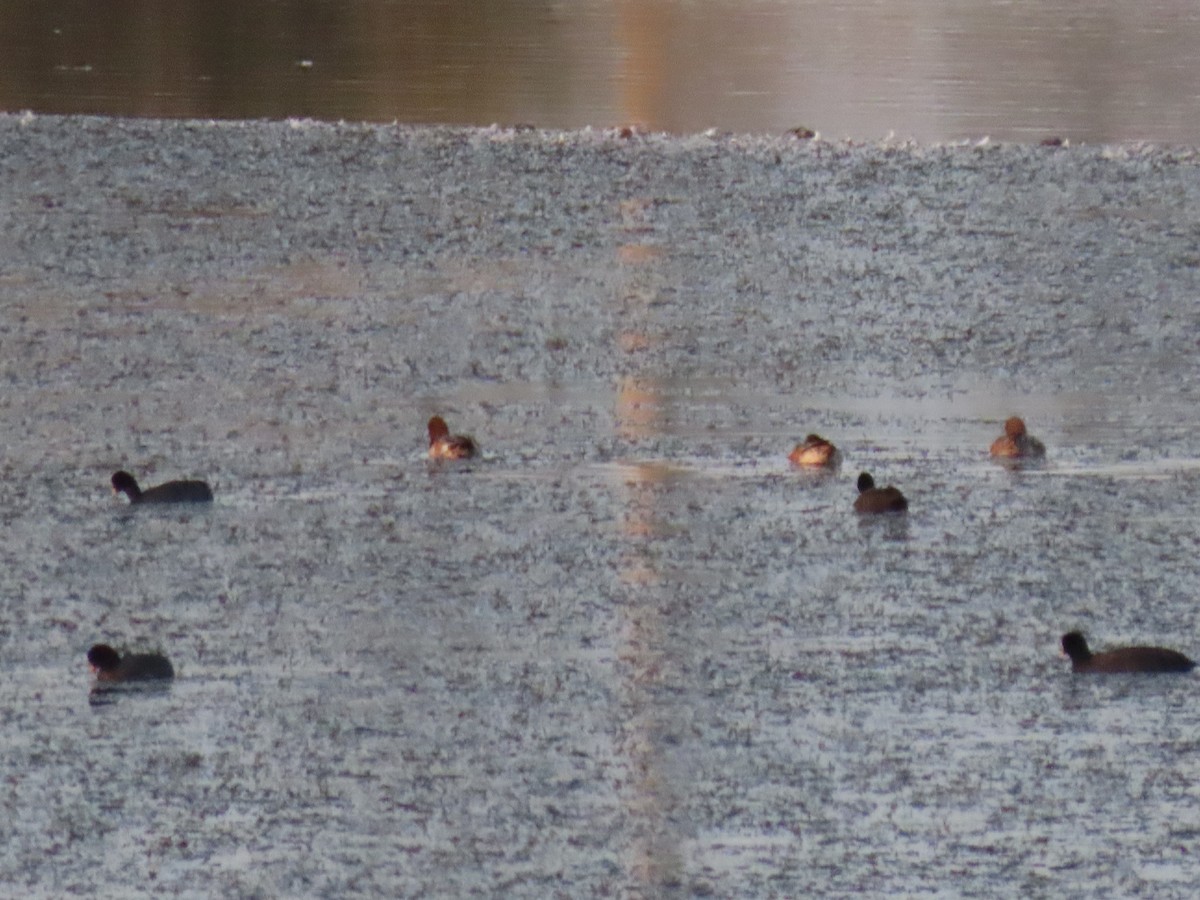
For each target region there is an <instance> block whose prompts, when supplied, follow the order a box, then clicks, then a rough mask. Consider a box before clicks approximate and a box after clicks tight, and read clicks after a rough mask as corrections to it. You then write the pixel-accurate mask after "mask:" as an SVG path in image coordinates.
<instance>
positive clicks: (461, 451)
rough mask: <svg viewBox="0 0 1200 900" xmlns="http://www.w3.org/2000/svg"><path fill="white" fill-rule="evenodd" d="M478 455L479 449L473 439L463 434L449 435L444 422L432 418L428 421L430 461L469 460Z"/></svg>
mask: <svg viewBox="0 0 1200 900" xmlns="http://www.w3.org/2000/svg"><path fill="white" fill-rule="evenodd" d="M478 455H479V447H478V446H477V445H476V444H475V440H474V439H473V438H469V437H467V436H466V435H465V434H451V433H450V428H449V427H448V426H447V425H446V420H445V419H443V418H442V417H441V416H434V417H433V418H432V419H430V420H429V458H430V459H471V458H472V457H474V456H478Z"/></svg>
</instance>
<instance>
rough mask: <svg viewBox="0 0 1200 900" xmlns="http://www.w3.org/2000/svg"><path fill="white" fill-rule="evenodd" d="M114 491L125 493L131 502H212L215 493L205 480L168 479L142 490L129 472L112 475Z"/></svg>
mask: <svg viewBox="0 0 1200 900" xmlns="http://www.w3.org/2000/svg"><path fill="white" fill-rule="evenodd" d="M112 486H113V491H115V492H116V493H118V494H124V495H125V496H127V497H128V498H129V502H130V503H211V502H212V498H213V494H212V490H211V489H210V488H209V486H208V485H207V484H206V483H205V482H203V481H168V482H167V483H166V484H160V485H158V486H156V487H152V488H146V490H144V491H143V490H142V489H141V488H140V487H138V483H137V479H135V478H134V477H133V476H132V475H130V474H129V473H128V472H117V473H116V474H115V475H113V477H112Z"/></svg>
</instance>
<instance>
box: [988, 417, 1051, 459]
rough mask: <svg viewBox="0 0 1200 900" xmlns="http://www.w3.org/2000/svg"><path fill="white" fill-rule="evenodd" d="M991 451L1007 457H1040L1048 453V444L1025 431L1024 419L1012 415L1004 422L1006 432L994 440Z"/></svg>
mask: <svg viewBox="0 0 1200 900" xmlns="http://www.w3.org/2000/svg"><path fill="white" fill-rule="evenodd" d="M991 453H992V456H1000V457H1003V458H1005V459H1022V458H1031V459H1032V458H1040V457H1043V456H1045V455H1046V446H1045V444H1043V443H1042V442H1041V441H1039V440H1038V439H1037V438H1035V437H1030V436H1029V435H1028V434H1026V433H1025V420H1024V419H1022V418H1021V417H1020V416H1012V417H1011V418H1010V419H1008V420H1007V421H1006V422H1005V423H1004V434H1002V435H1001V436H1000V437H998V438H996V440H994V441H992V450H991Z"/></svg>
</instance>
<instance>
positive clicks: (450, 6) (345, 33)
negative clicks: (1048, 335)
mask: <svg viewBox="0 0 1200 900" xmlns="http://www.w3.org/2000/svg"><path fill="white" fill-rule="evenodd" d="M5 26H6V27H5V28H4V29H3V30H0V110H8V111H10V112H16V111H20V110H24V109H31V110H33V111H35V112H38V113H62V114H81V113H85V114H95V115H125V116H164V117H187V118H209V117H212V118H222V119H254V118H274V119H282V118H286V117H288V116H311V117H313V118H318V119H324V120H328V121H338V120H351V121H377V122H392V121H400V122H414V123H455V124H461V125H477V126H488V125H491V124H492V123H495V122H499V123H501V124H506V125H516V124H529V125H535V126H538V127H542V128H582V127H585V126H592V127H596V128H604V127H613V126H619V125H624V124H627V123H637V124H640V125H642V126H644V127H647V128H650V129H654V130H668V131H673V132H680V133H688V132H693V133H694V132H699V131H703V130H705V129H708V128H718V129H726V130H732V131H739V132H750V133H769V134H781V133H783V132H785V131H787V130H788V129H792V128H796V127H797V126H804V127H808V128H811V129H816V130H818V131H820V132H822V133H823V134H825V135H827V136H829V137H832V138H837V139H842V138H845V137H853V138H856V139H865V140H881V139H883V138H884V137H885V136H887V135H888V134H891V133H895V134H898V135H901V136H904V137H912V138H916V139H919V140H926V141H932V140H957V139H961V138H967V137H970V138H976V139H977V138H980V137H982V136H984V135H990V136H991V137H992V138H993V139H1002V140H1019V141H1026V142H1033V143H1036V142H1038V141H1040V140H1042V139H1044V138H1047V137H1050V136H1057V137H1059V138H1066V139H1069V140H1071V141H1074V142H1080V141H1087V142H1092V143H1097V142H1106V141H1123V140H1151V141H1160V142H1169V143H1177V144H1187V145H1191V146H1195V145H1197V144H1200V125H1198V124H1197V123H1198V122H1200V102H1198V96H1197V92H1196V90H1195V85H1196V83H1197V81H1198V80H1200V53H1198V52H1197V47H1200V14H1198V13H1197V10H1196V9H1195V8H1194V7H1193V6H1192V5H1191V4H1187V3H1180V2H1177V0H1139V2H1134V0H1091V2H1089V3H1086V4H1080V3H1078V2H1076V0H1042V2H1039V3H1036V4H1019V3H1012V2H1007V0H886V2H884V0H706V2H703V3H681V2H677V0H633V2H631V0H571V2H569V3H556V2H541V0H490V2H488V3H486V4H480V3H477V2H471V0H405V2H395V0H355V2H353V3H346V2H340V0H272V2H270V3H252V4H246V3H242V2H239V0H139V2H137V3H131V2H122V0H111V2H109V3H104V4H98V3H90V2H86V0H67V2H60V3H45V2H43V0H8V2H6V4H5Z"/></svg>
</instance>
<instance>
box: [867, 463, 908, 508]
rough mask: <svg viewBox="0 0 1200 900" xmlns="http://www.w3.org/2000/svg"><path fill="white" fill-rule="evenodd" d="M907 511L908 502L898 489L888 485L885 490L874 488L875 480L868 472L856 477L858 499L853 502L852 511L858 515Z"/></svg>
mask: <svg viewBox="0 0 1200 900" xmlns="http://www.w3.org/2000/svg"><path fill="white" fill-rule="evenodd" d="M907 509H908V500H906V499H905V497H904V495H903V494H902V493H900V490H899V488H894V487H892V486H891V485H890V484H889V485H888V486H887V487H885V488H880V487H875V479H874V478H872V477H871V473H870V472H863V473H862V474H861V475H859V476H858V498H857V499H856V500H855V501H854V511H855V512H860V513H890V512H904V511H905V510H907Z"/></svg>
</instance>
